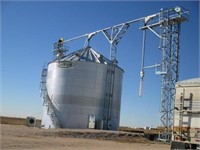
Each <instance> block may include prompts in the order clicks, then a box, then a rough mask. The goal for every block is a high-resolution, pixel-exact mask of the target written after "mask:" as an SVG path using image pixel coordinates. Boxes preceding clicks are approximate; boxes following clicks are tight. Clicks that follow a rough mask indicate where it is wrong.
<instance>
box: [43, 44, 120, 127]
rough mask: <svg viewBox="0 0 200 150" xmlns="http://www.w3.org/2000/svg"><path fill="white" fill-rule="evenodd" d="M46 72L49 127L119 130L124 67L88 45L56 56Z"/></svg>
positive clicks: (44, 124)
mask: <svg viewBox="0 0 200 150" xmlns="http://www.w3.org/2000/svg"><path fill="white" fill-rule="evenodd" d="M43 72H44V73H43V76H44V77H46V78H45V93H46V95H45V94H43V95H44V98H43V100H44V105H43V106H44V107H43V108H44V113H43V119H42V125H43V126H44V127H45V128H57V127H61V128H79V129H86V128H97V129H109V130H118V128H119V121H120V105H121V91H122V77H123V70H122V69H121V68H120V67H118V66H117V65H113V62H111V61H110V60H108V59H107V58H106V57H104V56H103V55H101V54H99V53H97V52H96V51H95V50H94V49H93V48H91V47H89V46H87V47H85V48H83V49H81V50H78V51H75V52H73V53H71V54H68V55H66V56H62V57H61V58H60V59H55V60H54V61H52V62H50V63H49V64H48V66H47V68H46V70H45V69H44V70H43ZM109 87H110V88H109ZM109 91H112V92H109Z"/></svg>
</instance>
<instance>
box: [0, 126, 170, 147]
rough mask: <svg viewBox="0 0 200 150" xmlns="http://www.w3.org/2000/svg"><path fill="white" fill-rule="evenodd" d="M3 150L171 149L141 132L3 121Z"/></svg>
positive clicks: (0, 145)
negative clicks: (57, 127)
mask: <svg viewBox="0 0 200 150" xmlns="http://www.w3.org/2000/svg"><path fill="white" fill-rule="evenodd" d="M0 149H1V150H21V149H22V150H23V149H24V150H25V149H26V150H27V149H34V150H45V149H48V150H56V149H58V150H134V149H135V150H169V149H170V145H167V144H161V143H156V142H150V141H148V140H146V139H145V138H143V137H142V135H141V134H136V133H134V134H132V133H128V132H112V131H99V130H72V129H52V130H47V129H39V128H31V127H26V126H23V125H6V124H1V143H0Z"/></svg>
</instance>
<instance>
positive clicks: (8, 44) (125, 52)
mask: <svg viewBox="0 0 200 150" xmlns="http://www.w3.org/2000/svg"><path fill="white" fill-rule="evenodd" d="M175 6H182V7H184V8H186V9H188V10H189V11H190V18H189V22H186V23H183V24H182V27H181V39H180V40H181V41H180V42H181V50H180V72H179V75H180V80H183V79H189V78H195V77H199V2H197V1H196V2H187V1H184V2H175V1H171V2H158V1H157V2H152V1H141V2H136V1H132V2H131V1H127V2H120V1H116V2H67V1H60V2H54V1H52V2H48V1H46V2H37V1H32V2H23V1H21V2H20V1H19V2H14V1H7V2H6V1H3V2H2V1H1V44H2V45H1V115H6V116H16V117H26V116H30V115H32V116H35V117H39V118H40V117H41V115H42V101H41V99H40V88H39V81H40V75H41V69H42V66H43V64H44V62H48V61H51V60H52V56H53V55H52V51H51V50H52V45H53V43H54V42H55V41H57V40H58V39H59V38H60V37H64V38H65V39H69V38H72V37H75V36H79V35H82V34H85V33H89V32H93V31H96V30H98V29H102V28H105V27H108V26H112V25H115V24H119V23H122V22H125V21H129V20H133V19H136V18H140V17H143V16H148V15H150V14H154V13H157V12H159V11H160V9H161V8H172V7H175ZM141 25H142V24H141V23H136V24H132V26H131V27H130V28H129V30H128V32H127V33H126V34H125V36H124V37H123V39H122V40H121V41H120V44H119V46H118V61H119V66H120V67H122V68H123V69H124V71H125V73H124V79H123V91H122V103H121V121H120V124H121V125H124V126H137V127H139V126H142V127H144V126H157V125H159V120H160V113H159V108H160V76H157V75H155V72H154V69H151V70H146V72H145V79H144V87H143V96H142V97H139V96H138V91H139V90H138V89H139V80H140V78H139V72H140V63H141V49H142V31H140V30H139V27H140V26H141ZM83 44H84V40H80V41H77V42H73V43H71V44H70V45H68V47H69V53H70V52H72V51H75V50H78V49H79V48H82V47H83ZM158 45H159V40H158V38H157V37H156V36H155V35H154V34H153V33H151V32H150V31H148V32H147V47H146V52H147V53H146V60H145V65H152V64H155V63H159V62H160V59H161V53H160V51H159V50H158ZM91 46H92V47H93V48H94V49H96V50H97V51H98V52H100V53H102V54H103V55H104V56H106V57H109V43H108V42H107V41H106V39H105V38H104V37H103V35H98V36H95V37H94V38H93V39H92V41H91Z"/></svg>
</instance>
